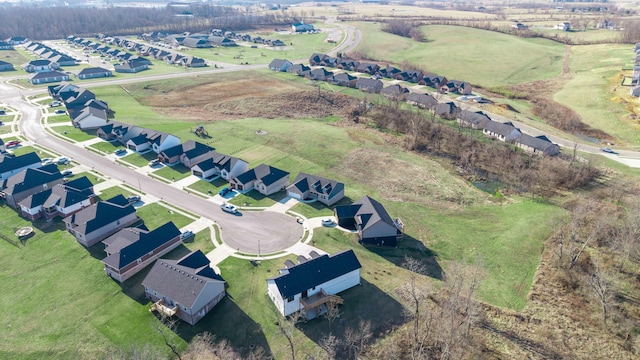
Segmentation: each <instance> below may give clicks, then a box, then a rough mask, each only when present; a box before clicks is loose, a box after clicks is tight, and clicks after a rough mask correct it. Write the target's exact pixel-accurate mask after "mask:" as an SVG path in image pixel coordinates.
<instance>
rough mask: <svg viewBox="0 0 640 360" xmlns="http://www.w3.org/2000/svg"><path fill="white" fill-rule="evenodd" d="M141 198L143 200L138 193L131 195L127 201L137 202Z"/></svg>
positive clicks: (130, 202)
mask: <svg viewBox="0 0 640 360" xmlns="http://www.w3.org/2000/svg"><path fill="white" fill-rule="evenodd" d="M140 200H141V198H140V196H138V195H130V196H129V197H128V198H127V201H128V202H129V204H135V203H137V202H138V201H140Z"/></svg>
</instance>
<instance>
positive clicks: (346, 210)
mask: <svg viewBox="0 0 640 360" xmlns="http://www.w3.org/2000/svg"><path fill="white" fill-rule="evenodd" d="M335 213H336V216H337V217H338V219H345V218H356V223H358V224H359V226H360V230H363V231H364V230H366V229H367V228H369V227H371V226H373V225H374V224H376V223H377V222H378V221H382V222H385V223H387V224H388V225H390V226H393V227H394V228H395V227H396V223H395V222H394V221H393V219H392V218H391V216H389V213H388V212H387V210H386V209H385V208H384V206H382V204H380V203H379V202H377V201H376V200H374V199H372V198H370V197H369V196H368V195H365V196H364V197H362V198H361V199H360V200H358V201H356V202H354V203H353V204H351V205H341V206H336V208H335ZM358 218H359V221H358V220H357V219H358Z"/></svg>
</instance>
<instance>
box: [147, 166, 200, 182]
mask: <svg viewBox="0 0 640 360" xmlns="http://www.w3.org/2000/svg"><path fill="white" fill-rule="evenodd" d="M153 174H154V175H157V176H160V177H162V178H165V179H167V180H171V181H178V180H182V179H184V178H186V177H188V176H189V175H191V170H189V168H187V167H186V166H184V165H182V164H176V165H173V166H164V167H162V168H161V169H159V170H156V171H154V172H153Z"/></svg>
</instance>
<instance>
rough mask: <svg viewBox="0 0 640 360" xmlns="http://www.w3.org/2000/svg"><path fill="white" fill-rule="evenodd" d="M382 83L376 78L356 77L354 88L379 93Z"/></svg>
mask: <svg viewBox="0 0 640 360" xmlns="http://www.w3.org/2000/svg"><path fill="white" fill-rule="evenodd" d="M383 86H384V84H383V83H382V81H380V80H377V79H367V78H358V80H357V81H356V89H360V90H361V91H364V92H369V93H379V92H380V90H382V87H383Z"/></svg>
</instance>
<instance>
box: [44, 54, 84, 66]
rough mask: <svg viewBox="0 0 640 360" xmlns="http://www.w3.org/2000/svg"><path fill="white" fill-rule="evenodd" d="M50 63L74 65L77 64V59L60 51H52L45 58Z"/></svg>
mask: <svg viewBox="0 0 640 360" xmlns="http://www.w3.org/2000/svg"><path fill="white" fill-rule="evenodd" d="M46 59H47V60H49V61H51V62H52V63H56V64H58V66H75V65H78V61H77V60H76V59H74V58H72V57H71V56H67V55H64V54H60V53H53V54H51V55H50V56H48V57H47V58H46Z"/></svg>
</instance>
